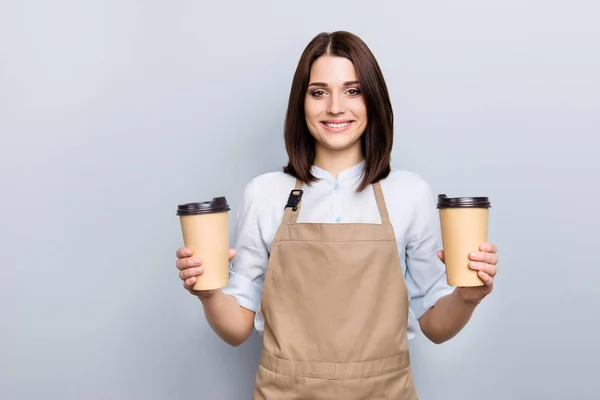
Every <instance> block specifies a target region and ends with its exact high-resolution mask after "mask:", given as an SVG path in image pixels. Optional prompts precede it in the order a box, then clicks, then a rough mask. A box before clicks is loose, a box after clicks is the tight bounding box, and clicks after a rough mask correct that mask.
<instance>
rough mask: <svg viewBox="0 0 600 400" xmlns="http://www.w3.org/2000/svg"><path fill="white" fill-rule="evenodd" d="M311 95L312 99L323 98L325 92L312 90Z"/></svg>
mask: <svg viewBox="0 0 600 400" xmlns="http://www.w3.org/2000/svg"><path fill="white" fill-rule="evenodd" d="M311 95H312V96H313V97H323V96H325V91H324V90H320V89H319V90H313V92H312V93H311Z"/></svg>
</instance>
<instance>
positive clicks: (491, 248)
mask: <svg viewBox="0 0 600 400" xmlns="http://www.w3.org/2000/svg"><path fill="white" fill-rule="evenodd" d="M479 250H480V251H477V252H474V253H471V254H470V255H469V259H471V262H470V263H469V268H471V269H473V270H475V271H478V272H477V274H478V275H479V278H480V279H481V280H482V282H483V284H484V285H483V286H474V287H458V288H457V290H458V293H459V295H460V297H461V298H462V299H463V300H464V301H465V302H467V303H475V304H477V303H479V302H481V300H483V299H484V298H485V297H486V296H487V295H488V294H490V293H492V290H493V289H494V277H495V276H496V272H497V268H496V265H497V264H498V256H497V255H496V253H497V251H498V249H497V248H496V246H495V245H493V244H492V243H484V244H482V245H481V246H480V247H479ZM437 255H438V257H439V258H440V260H442V262H444V251H443V250H440V251H438V253H437Z"/></svg>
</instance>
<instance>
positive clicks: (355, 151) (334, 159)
mask: <svg viewBox="0 0 600 400" xmlns="http://www.w3.org/2000/svg"><path fill="white" fill-rule="evenodd" d="M363 160H364V157H363V154H362V149H361V146H360V145H359V146H353V147H352V148H349V149H346V150H342V151H340V150H330V149H327V148H325V147H322V146H319V145H318V144H317V146H316V148H315V162H314V164H315V165H316V166H317V167H319V168H321V169H324V170H325V171H327V172H329V173H330V174H331V175H333V176H334V178H335V179H337V177H338V175H339V173H340V172H342V171H343V170H345V169H348V168H351V167H353V166H355V165H356V164H358V163H360V162H361V161H363Z"/></svg>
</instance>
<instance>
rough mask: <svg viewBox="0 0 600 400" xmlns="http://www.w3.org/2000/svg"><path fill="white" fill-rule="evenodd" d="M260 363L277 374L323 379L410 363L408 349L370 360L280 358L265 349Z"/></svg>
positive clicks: (371, 373)
mask: <svg viewBox="0 0 600 400" xmlns="http://www.w3.org/2000/svg"><path fill="white" fill-rule="evenodd" d="M260 365H261V366H262V367H263V368H265V369H267V370H269V371H271V372H275V373H277V374H281V375H289V376H297V377H305V378H321V379H360V378H367V377H370V376H376V375H382V374H386V373H389V372H393V371H398V370H402V369H404V368H406V367H408V366H409V365H410V357H409V354H408V351H405V352H403V353H401V354H398V355H394V356H391V357H385V358H380V359H377V360H369V361H350V362H326V361H325V362H321V361H297V360H287V359H284V358H279V357H277V356H275V355H274V354H272V353H270V352H268V351H267V350H266V349H263V352H262V357H261V361H260Z"/></svg>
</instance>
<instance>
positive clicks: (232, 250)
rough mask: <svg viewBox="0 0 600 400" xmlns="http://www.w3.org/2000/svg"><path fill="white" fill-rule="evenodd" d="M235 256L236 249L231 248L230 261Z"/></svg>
mask: <svg viewBox="0 0 600 400" xmlns="http://www.w3.org/2000/svg"><path fill="white" fill-rule="evenodd" d="M233 257H235V250H234V249H229V261H231V260H232V259H233Z"/></svg>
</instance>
